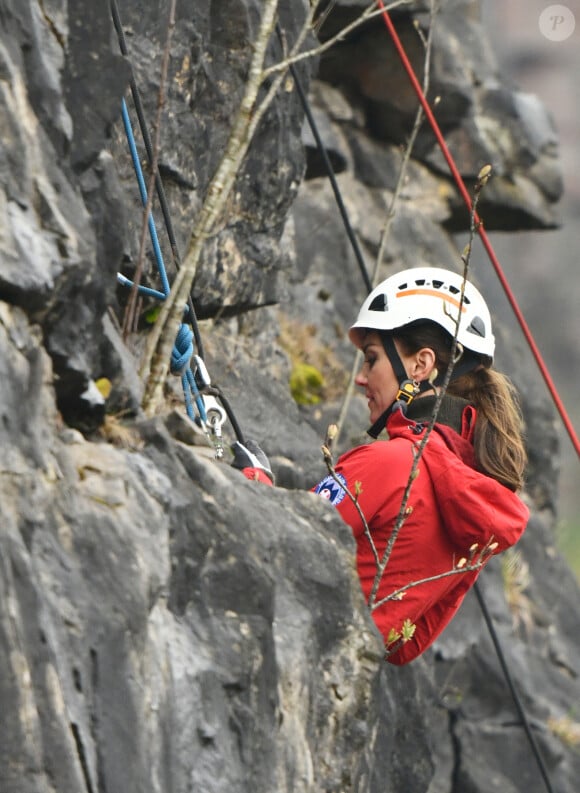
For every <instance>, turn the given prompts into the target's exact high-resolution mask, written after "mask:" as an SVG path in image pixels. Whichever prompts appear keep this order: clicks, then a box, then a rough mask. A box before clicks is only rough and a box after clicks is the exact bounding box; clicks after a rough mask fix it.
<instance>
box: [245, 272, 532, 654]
mask: <svg viewBox="0 0 580 793" xmlns="http://www.w3.org/2000/svg"><path fill="white" fill-rule="evenodd" d="M462 290H464V291H463V299H462V298H461V293H462ZM458 314H459V315H460V317H459V324H458V327H457V342H456V355H455V365H454V366H453V368H452V374H451V380H450V382H449V385H448V388H447V391H446V393H445V394H444V396H443V399H442V400H441V402H440V406H439V411H438V413H437V417H436V421H435V424H434V425H433V427H432V430H431V431H430V435H429V437H428V440H427V443H426V445H425V447H424V449H423V452H422V455H421V457H420V460H419V463H418V475H416V478H415V479H413V481H412V486H411V491H410V496H409V499H408V502H407V507H406V514H405V519H404V522H403V524H402V526H401V527H400V530H399V532H398V534H397V536H396V540H395V542H394V544H393V546H392V549H391V552H390V555H389V559H388V564H387V565H386V568H385V569H384V571H383V573H382V575H381V576H380V580H378V579H377V570H378V564H377V559H379V560H380V559H381V558H382V557H383V554H384V551H385V548H386V547H387V543H388V541H389V537H390V536H391V534H392V532H393V530H394V527H395V525H396V524H397V519H398V516H399V512H400V508H401V503H402V502H403V498H404V493H405V490H406V488H407V485H408V482H409V477H410V475H411V471H412V467H413V461H414V458H415V455H416V453H417V447H418V445H419V444H420V442H421V439H422V438H423V436H424V434H425V433H426V432H429V429H428V424H429V422H431V420H432V415H433V411H434V406H435V403H436V400H437V395H438V393H439V391H440V389H441V385H442V383H443V382H444V380H445V375H446V372H447V369H448V367H449V366H450V362H451V355H452V352H453V338H454V335H455V333H456V326H457V316H458ZM349 335H350V339H351V341H352V342H353V343H354V344H355V345H356V346H357V347H358V348H359V349H361V350H362V352H363V353H364V361H363V365H362V369H361V371H360V372H359V374H358V376H357V378H356V383H357V385H359V386H360V387H361V388H363V389H364V391H365V395H366V397H367V399H368V406H369V413H370V421H371V423H372V426H371V427H370V429H369V430H368V433H369V435H370V436H371V437H372V438H375V439H376V438H377V437H378V435H379V434H380V433H381V432H382V430H384V429H386V432H387V435H388V440H384V441H383V440H376V441H375V442H374V443H369V444H365V445H362V446H358V447H356V448H354V449H352V450H351V451H349V452H347V453H345V454H343V455H342V456H341V457H340V458H339V459H338V461H337V463H336V466H335V468H334V471H333V474H329V475H328V476H326V477H325V478H324V479H323V480H322V481H321V482H319V484H318V485H316V487H315V488H313V489H314V492H316V493H319V494H321V495H322V496H323V497H324V498H327V499H328V500H330V501H331V503H332V504H334V506H335V507H336V508H337V509H338V511H339V512H340V514H341V516H342V518H343V519H344V520H345V521H346V523H348V524H349V525H350V526H351V528H352V531H353V534H354V537H355V540H356V543H357V564H358V572H359V576H360V580H361V585H362V589H363V592H364V594H365V597H366V598H367V601H368V600H369V598H370V597H371V593H372V592H373V588H374V590H375V591H374V595H373V598H372V602H373V604H375V605H374V608H373V610H372V616H373V619H374V621H375V623H376V625H377V627H378V629H379V630H380V632H381V633H382V635H383V638H384V640H385V646H386V651H387V658H388V660H389V661H390V662H391V663H395V664H404V663H407V662H409V661H411V660H413V659H414V658H416V657H417V656H418V655H420V654H421V653H422V652H423V651H424V650H425V649H426V648H427V647H429V645H430V644H431V643H432V642H433V641H434V640H435V639H436V638H437V636H438V635H439V634H440V633H441V631H442V630H443V629H444V628H445V626H446V625H447V624H448V623H449V621H450V620H451V619H452V617H453V616H454V614H455V613H456V611H457V609H458V608H459V606H460V605H461V602H462V601H463V598H464V597H465V594H466V593H467V591H468V590H469V588H470V587H471V586H472V585H473V583H474V582H475V580H476V578H477V575H478V573H479V569H471V570H469V569H468V570H467V571H464V572H461V573H460V574H457V572H454V573H452V572H451V571H453V570H455V571H456V570H457V569H458V568H457V565H458V562H459V560H468V559H473V558H474V556H475V557H476V558H477V555H478V554H481V553H482V552H485V554H491V553H492V552H493V553H499V552H500V551H503V550H505V549H506V548H508V547H509V546H511V545H513V544H514V543H515V542H516V541H517V540H518V539H519V537H520V536H521V534H522V532H523V531H524V529H525V527H526V523H527V519H528V510H527V507H526V506H525V505H524V504H523V503H522V501H521V500H520V499H519V497H518V495H517V491H518V490H519V489H520V488H521V486H522V483H523V472H524V468H525V464H526V454H525V448H524V443H523V437H522V420H521V416H520V412H519V408H518V404H517V400H516V398H515V394H514V391H513V388H512V386H511V384H510V383H509V381H508V380H507V378H506V377H505V376H503V375H502V374H500V373H499V372H497V371H495V370H494V369H493V368H492V361H493V354H494V347H495V342H494V337H493V333H492V329H491V318H490V314H489V310H488V308H487V305H486V303H485V301H484V300H483V298H482V296H481V294H480V293H479V291H478V290H477V289H476V288H475V287H474V286H473V284H471V283H469V282H466V283H465V285H464V284H463V278H462V276H459V275H457V274H456V273H453V272H451V271H448V270H443V269H440V268H432V267H418V268H413V269H411V270H405V271H403V272H400V273H398V274H396V275H393V276H391V277H390V278H388V279H387V280H386V281H383V282H382V283H381V284H380V285H379V286H377V287H376V288H375V289H374V290H373V291H372V292H371V293H370V295H369V296H368V297H367V298H366V300H365V301H364V303H363V305H362V307H361V309H360V312H359V315H358V318H357V320H356V322H355V323H354V325H353V326H352V327H351V329H350V333H349ZM233 448H234V454H235V457H234V462H233V465H234V466H235V467H237V468H240V469H242V470H243V472H244V474H245V475H246V476H247V477H248V478H258V479H262V480H263V481H267V482H270V481H271V472H270V470H269V463H268V461H267V458H266V457H265V455H264V454H263V452H262V451H261V450H260V448H259V447H258V446H257V445H256V444H254V443H252V442H248V443H247V444H246V446H242V445H241V444H239V443H236V444H234V447H233ZM347 491H348V492H349V493H351V494H353V493H356V494H357V495H356V504H355V503H353V499H352V498H350V497H347ZM363 517H364V520H363ZM365 524H366V525H365ZM369 534H370V538H369ZM371 538H372V542H371ZM373 545H374V548H373ZM480 558H482V557H480ZM470 566H471V567H473V566H474V565H470V564H467V567H468V568H469V567H470ZM425 579H430V580H429V581H425ZM415 582H423V583H419V584H416V583H415ZM409 584H412V586H410V587H408V585H409ZM377 585H378V588H377ZM405 587H408V588H406V589H404V588H405ZM400 590H404V592H403V594H402V595H401V597H399V598H396V599H390V600H386V601H385V598H388V597H389V595H392V594H393V593H397V592H399V591H400ZM381 601H383V602H382V604H381ZM376 604H381V605H378V606H377V605H376ZM405 626H406V629H405ZM409 628H410V629H409Z"/></svg>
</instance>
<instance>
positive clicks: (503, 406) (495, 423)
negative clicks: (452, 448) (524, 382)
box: [449, 367, 527, 490]
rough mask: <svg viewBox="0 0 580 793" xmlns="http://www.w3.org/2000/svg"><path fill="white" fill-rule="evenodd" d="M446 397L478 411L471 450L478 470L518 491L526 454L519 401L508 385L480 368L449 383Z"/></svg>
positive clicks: (487, 370)
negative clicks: (458, 398) (460, 401)
mask: <svg viewBox="0 0 580 793" xmlns="http://www.w3.org/2000/svg"><path fill="white" fill-rule="evenodd" d="M449 393H450V394H454V395H455V396H460V397H463V399H466V400H468V402H471V403H472V404H473V405H474V406H475V408H476V409H477V422H476V425H475V434H474V448H475V457H476V460H477V462H478V463H479V465H480V466H481V469H482V470H483V471H485V473H486V474H488V475H489V476H491V477H493V478H494V479H497V481H498V482H501V483H502V484H504V485H507V487H509V488H511V489H512V490H519V489H520V488H521V487H522V486H523V483H524V471H525V468H526V464H527V454H526V449H525V446H524V440H523V433H524V422H523V419H522V414H521V410H520V405H519V399H518V397H517V393H516V391H515V388H514V386H513V384H512V383H511V381H510V380H509V379H508V378H507V377H506V376H505V375H503V374H501V372H497V371H496V370H495V369H492V368H491V367H489V368H484V367H482V368H481V369H478V370H476V371H473V372H468V373H467V374H465V375H463V376H462V377H458V378H457V380H454V381H452V382H451V383H450V385H449Z"/></svg>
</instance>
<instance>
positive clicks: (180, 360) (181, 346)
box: [169, 323, 207, 423]
mask: <svg viewBox="0 0 580 793" xmlns="http://www.w3.org/2000/svg"><path fill="white" fill-rule="evenodd" d="M193 353H194V348H193V331H192V330H191V328H190V327H189V325H186V324H185V323H182V324H181V325H180V326H179V330H178V331H177V336H176V337H175V344H174V345H173V350H172V352H171V363H170V366H169V368H170V370H171V373H172V374H175V375H181V385H182V388H183V396H184V398H185V409H186V411H187V415H188V416H189V418H190V419H191V420H192V421H195V418H196V417H195V413H194V411H193V401H192V397H193V400H195V404H196V405H197V409H198V411H199V416H200V418H201V420H202V421H203V422H204V423H205V422H206V421H207V414H206V412H205V405H204V403H203V399H202V397H201V394H200V393H199V389H198V387H197V383H196V382H195V377H194V376H193V372H192V371H191V366H190V362H191V358H192V356H193Z"/></svg>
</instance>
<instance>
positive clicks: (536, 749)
mask: <svg viewBox="0 0 580 793" xmlns="http://www.w3.org/2000/svg"><path fill="white" fill-rule="evenodd" d="M277 32H278V36H279V38H281V32H280V28H279V27H278V28H277ZM290 71H291V73H292V77H293V79H294V83H295V85H296V90H297V91H298V96H299V97H300V101H301V102H302V106H303V108H304V112H305V114H306V118H307V119H308V123H309V124H310V128H311V130H312V134H313V135H314V138H315V140H316V145H317V146H318V150H319V153H320V156H321V157H322V160H323V162H324V165H325V168H326V171H327V174H328V178H329V179H330V182H331V185H332V189H333V190H334V195H335V197H336V202H337V204H338V209H339V211H340V214H341V216H342V219H343V222H344V225H345V230H346V233H347V235H348V238H349V240H350V242H351V245H352V248H353V251H354V254H355V257H356V260H357V262H358V265H359V267H360V270H361V273H362V276H363V280H364V282H365V286H366V288H367V290H368V291H369V292H370V291H371V290H372V284H371V281H370V279H369V276H368V273H367V271H366V266H365V264H364V260H363V258H362V254H361V251H360V247H359V245H358V242H357V240H356V237H355V235H354V232H353V230H352V226H351V224H350V221H349V219H348V214H347V211H346V208H345V205H344V201H343V200H342V196H341V193H340V188H339V187H338V184H337V181H336V178H335V176H334V169H333V167H332V164H331V162H330V159H329V157H328V154H327V151H326V148H325V146H324V143H323V141H322V138H321V136H320V133H319V132H318V128H317V126H316V122H315V120H314V116H313V115H312V111H311V108H310V105H309V102H308V99H307V97H306V95H305V93H304V90H303V89H302V86H301V85H300V80H299V79H298V76H297V74H296V70H295V69H294V65H293V64H290ZM474 588H475V593H476V595H477V600H478V602H479V605H480V608H481V611H482V614H483V618H484V620H485V623H486V625H487V627H488V630H489V633H490V635H491V639H492V641H493V645H494V647H495V651H496V653H497V656H498V659H499V662H500V665H501V668H502V671H503V674H504V677H505V679H506V682H507V684H508V687H509V689H510V691H511V694H512V697H513V700H514V702H515V705H516V708H517V710H518V713H519V715H520V718H521V720H522V724H523V727H524V730H525V732H526V735H527V738H528V741H529V743H530V746H531V749H532V752H533V754H534V757H535V759H536V762H537V763H538V767H539V769H540V773H541V774H542V778H543V780H544V782H545V784H546V790H547V791H548V793H554V789H553V787H552V785H551V782H550V778H549V776H548V772H547V769H546V766H545V763H544V760H543V758H542V756H541V754H540V750H539V747H538V744H537V742H536V740H535V738H534V735H533V733H532V730H531V727H530V723H529V721H528V718H527V716H526V713H525V710H524V707H523V705H522V702H521V699H520V697H519V694H518V692H517V691H516V688H515V686H514V683H513V679H512V676H511V673H510V670H509V668H508V665H507V661H506V658H505V655H504V653H503V650H502V648H501V645H500V642H499V638H498V635H497V632H496V630H495V627H494V624H493V620H492V618H491V615H490V613H489V610H488V608H487V605H486V603H485V600H484V597H483V594H482V593H481V591H480V589H479V586H478V584H477V582H476V583H475V585H474Z"/></svg>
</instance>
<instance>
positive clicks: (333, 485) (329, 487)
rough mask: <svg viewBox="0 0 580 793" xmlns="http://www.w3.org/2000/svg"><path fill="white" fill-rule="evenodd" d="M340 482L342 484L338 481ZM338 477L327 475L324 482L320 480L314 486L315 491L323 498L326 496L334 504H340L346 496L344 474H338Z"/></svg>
mask: <svg viewBox="0 0 580 793" xmlns="http://www.w3.org/2000/svg"><path fill="white" fill-rule="evenodd" d="M336 479H338V481H339V482H340V484H339V483H338V482H337V481H336ZM336 479H334V477H332V476H331V475H330V474H329V475H328V476H325V477H324V479H323V480H322V482H319V483H318V484H317V485H316V487H315V488H314V492H315V493H317V494H318V495H319V496H322V498H325V499H326V500H327V501H330V503H331V504H332V505H333V506H335V507H336V506H337V504H340V502H341V501H342V499H343V498H344V497H345V496H346V479H345V478H344V476H343V475H342V474H336Z"/></svg>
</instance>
